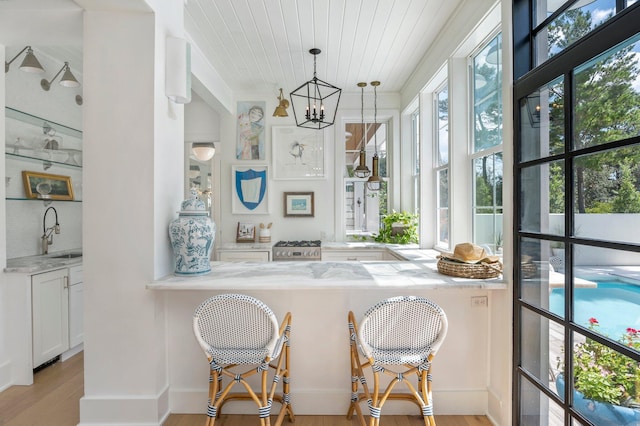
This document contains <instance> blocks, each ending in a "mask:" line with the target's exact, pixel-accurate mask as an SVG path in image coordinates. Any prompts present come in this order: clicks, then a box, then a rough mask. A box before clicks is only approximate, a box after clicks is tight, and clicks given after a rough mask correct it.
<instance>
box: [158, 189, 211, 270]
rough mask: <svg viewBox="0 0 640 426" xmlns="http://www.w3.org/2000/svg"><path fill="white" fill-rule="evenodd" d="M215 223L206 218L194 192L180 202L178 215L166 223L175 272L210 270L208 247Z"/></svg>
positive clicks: (204, 211) (204, 210)
mask: <svg viewBox="0 0 640 426" xmlns="http://www.w3.org/2000/svg"><path fill="white" fill-rule="evenodd" d="M215 231H216V225H215V223H214V222H213V221H212V220H211V219H210V218H209V213H208V212H207V211H206V208H205V205H204V203H203V202H202V201H201V200H199V199H198V197H197V192H196V191H195V190H191V197H190V198H188V199H186V200H184V201H183V202H182V210H181V211H179V212H178V218H177V219H174V220H172V221H171V223H170V224H169V238H170V240H171V247H172V248H173V256H174V260H175V265H176V266H175V274H176V275H186V276H194V275H203V274H207V273H209V272H211V251H212V250H213V243H214V238H215Z"/></svg>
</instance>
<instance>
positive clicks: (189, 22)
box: [0, 0, 462, 94]
mask: <svg viewBox="0 0 640 426" xmlns="http://www.w3.org/2000/svg"><path fill="white" fill-rule="evenodd" d="M83 1H88V0H76V1H74V0H0V23H1V24H3V25H0V41H2V42H4V43H5V44H6V45H7V46H12V47H13V48H14V49H13V50H16V49H18V48H22V47H23V46H24V43H25V42H28V43H30V44H33V45H34V48H38V49H40V50H41V51H44V52H45V53H46V54H48V55H50V56H52V57H58V56H59V57H60V58H61V59H60V60H63V61H64V60H67V61H70V64H71V66H72V69H73V70H74V72H75V71H79V72H82V60H81V58H82V36H81V27H82V20H81V19H82V18H81V16H82V7H81V6H80V4H82V2H83ZM171 1H180V0H171ZM183 1H184V5H185V28H186V32H187V34H188V37H189V38H190V39H191V41H192V42H193V44H194V45H195V46H196V48H198V49H199V50H200V51H201V52H202V54H203V55H204V56H205V58H206V59H207V60H208V61H209V62H210V64H211V65H212V66H213V67H214V68H215V69H216V70H217V72H218V73H219V74H220V76H221V77H222V78H223V79H224V81H225V82H226V83H227V85H228V86H229V87H230V88H231V89H232V90H233V91H251V90H261V89H267V90H273V91H275V90H277V88H280V87H282V88H283V89H284V91H285V93H286V94H288V93H289V92H291V91H292V90H294V89H295V88H297V87H298V86H300V85H301V84H302V83H304V82H306V81H308V80H309V79H310V78H311V77H312V76H313V55H311V54H310V53H309V49H311V48H319V49H321V50H322V53H320V54H319V55H318V56H317V76H318V78H320V79H321V80H324V81H327V82H329V83H331V84H334V85H336V86H338V87H340V88H342V89H344V90H346V91H358V88H357V86H356V84H357V83H358V82H359V81H365V82H371V81H373V80H380V81H381V82H382V85H381V87H380V90H381V91H388V92H397V91H400V90H401V89H402V87H403V85H404V84H405V83H406V82H407V80H408V79H409V77H410V76H411V74H412V72H413V71H414V69H415V68H416V66H417V65H418V64H419V63H420V61H421V60H422V58H423V57H424V55H425V53H426V52H427V50H428V49H429V46H430V45H431V43H432V42H433V41H434V39H435V38H436V37H437V36H438V34H439V32H440V31H441V30H442V28H443V26H444V25H445V24H446V22H447V20H448V19H449V17H450V16H451V14H452V13H454V11H455V9H456V8H457V7H458V6H459V5H460V3H461V2H462V0H183ZM34 9H36V10H38V11H39V12H43V11H46V16H47V20H46V21H45V22H46V23H44V24H41V23H40V22H34V25H32V26H31V28H26V27H25V26H22V27H16V26H15V25H12V24H13V22H15V18H12V17H15V16H22V15H21V14H25V16H28V14H29V12H30V11H33V10H34ZM9 10H11V11H12V12H13V14H11V15H9V14H5V13H4V12H6V11H9ZM16 14H18V15H16ZM40 14H41V15H42V13H40ZM3 15H4V18H6V19H7V20H9V19H11V20H13V21H7V22H4V21H5V19H4V18H3ZM61 29H66V30H67V32H68V33H69V34H66V35H65V36H64V37H63V36H58V37H52V35H53V32H55V31H59V30H61ZM65 37H66V38H65ZM53 39H57V40H58V41H59V40H68V42H64V43H63V44H56V45H47V41H49V40H53ZM14 44H15V46H14ZM8 50H10V49H8Z"/></svg>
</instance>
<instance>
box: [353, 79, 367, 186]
mask: <svg viewBox="0 0 640 426" xmlns="http://www.w3.org/2000/svg"><path fill="white" fill-rule="evenodd" d="M366 85H367V83H358V87H359V88H360V105H361V107H360V120H361V124H362V138H361V139H360V158H359V160H358V167H356V169H355V170H354V171H353V173H354V174H355V175H356V176H357V177H359V178H366V177H369V175H370V174H371V171H370V170H369V168H368V167H367V152H366V151H365V147H366V145H367V134H366V132H365V127H364V88H365V86H366Z"/></svg>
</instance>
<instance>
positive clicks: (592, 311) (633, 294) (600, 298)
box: [549, 280, 640, 340]
mask: <svg viewBox="0 0 640 426" xmlns="http://www.w3.org/2000/svg"><path fill="white" fill-rule="evenodd" d="M573 292H574V300H575V302H574V318H575V322H576V323H578V324H580V325H584V326H587V325H588V324H589V318H596V319H597V320H598V323H599V324H600V327H599V329H600V332H601V333H602V334H606V335H607V336H609V337H610V338H612V339H614V340H618V339H619V338H620V337H621V336H622V335H623V334H625V333H626V331H627V328H629V327H631V328H635V329H640V285H636V284H630V283H625V282H622V281H613V280H612V281H600V282H598V286H597V287H595V288H589V287H577V288H575V289H574V290H573ZM549 310H550V311H551V312H553V313H555V314H557V315H561V316H564V288H556V289H553V290H552V291H551V294H550V295H549Z"/></svg>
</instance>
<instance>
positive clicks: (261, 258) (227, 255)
mask: <svg viewBox="0 0 640 426" xmlns="http://www.w3.org/2000/svg"><path fill="white" fill-rule="evenodd" d="M270 259H271V252H270V251H268V250H263V251H256V250H246V251H245V250H218V260H220V261H221V262H268V261H269V260H270Z"/></svg>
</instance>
